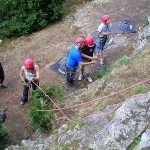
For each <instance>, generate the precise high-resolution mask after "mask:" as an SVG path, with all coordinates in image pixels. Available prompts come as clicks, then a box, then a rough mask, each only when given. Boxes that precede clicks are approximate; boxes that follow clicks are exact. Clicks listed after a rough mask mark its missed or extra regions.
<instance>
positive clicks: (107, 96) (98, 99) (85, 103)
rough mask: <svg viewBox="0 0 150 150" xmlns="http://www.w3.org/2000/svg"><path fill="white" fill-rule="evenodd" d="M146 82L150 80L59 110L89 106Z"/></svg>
mask: <svg viewBox="0 0 150 150" xmlns="http://www.w3.org/2000/svg"><path fill="white" fill-rule="evenodd" d="M147 82H150V79H148V80H145V81H142V82H139V83H137V84H134V85H132V86H130V87H128V88H126V89H123V90H120V91H118V92H114V93H111V94H109V95H106V96H103V97H101V98H97V99H93V100H90V101H88V102H84V103H79V104H73V105H71V106H67V107H63V108H60V109H61V110H65V109H71V108H76V107H80V106H84V105H88V104H90V103H93V102H96V101H100V100H102V99H105V98H109V97H111V96H114V95H116V94H120V93H123V92H127V91H128V90H129V89H131V88H133V87H136V86H138V85H141V84H145V83H147ZM60 109H52V110H53V111H54V110H60Z"/></svg>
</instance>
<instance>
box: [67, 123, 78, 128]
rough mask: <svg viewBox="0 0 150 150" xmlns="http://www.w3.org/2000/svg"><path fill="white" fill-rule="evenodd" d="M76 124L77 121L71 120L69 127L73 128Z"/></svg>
mask: <svg viewBox="0 0 150 150" xmlns="http://www.w3.org/2000/svg"><path fill="white" fill-rule="evenodd" d="M76 125H77V123H76V122H75V121H69V124H68V127H69V129H73V128H74V127H75V126H76Z"/></svg>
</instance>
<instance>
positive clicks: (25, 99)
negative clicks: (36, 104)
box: [21, 80, 39, 103]
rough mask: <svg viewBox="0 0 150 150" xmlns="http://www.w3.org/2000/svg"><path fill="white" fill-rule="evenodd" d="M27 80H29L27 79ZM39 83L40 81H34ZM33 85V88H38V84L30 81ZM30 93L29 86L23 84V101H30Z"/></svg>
mask: <svg viewBox="0 0 150 150" xmlns="http://www.w3.org/2000/svg"><path fill="white" fill-rule="evenodd" d="M25 81H27V80H25ZM34 82H35V83H36V84H37V85H39V81H34ZM30 84H31V85H32V89H33V90H36V88H37V86H36V85H35V84H34V83H33V82H31V83H30ZM28 93H29V87H27V86H26V85H23V95H22V98H21V101H22V102H24V103H26V102H27V101H28Z"/></svg>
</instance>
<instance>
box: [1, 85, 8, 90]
mask: <svg viewBox="0 0 150 150" xmlns="http://www.w3.org/2000/svg"><path fill="white" fill-rule="evenodd" d="M6 88H8V86H7V85H4V84H0V89H6Z"/></svg>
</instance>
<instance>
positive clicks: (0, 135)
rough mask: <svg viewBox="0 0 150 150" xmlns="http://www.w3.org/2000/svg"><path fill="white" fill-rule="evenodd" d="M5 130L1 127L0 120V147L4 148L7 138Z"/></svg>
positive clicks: (0, 122)
mask: <svg viewBox="0 0 150 150" xmlns="http://www.w3.org/2000/svg"><path fill="white" fill-rule="evenodd" d="M7 135H8V134H7V132H6V130H5V129H3V127H2V121H1V120H0V149H4V148H6V146H7V145H6V144H7V142H6V141H7V140H6V138H7Z"/></svg>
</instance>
